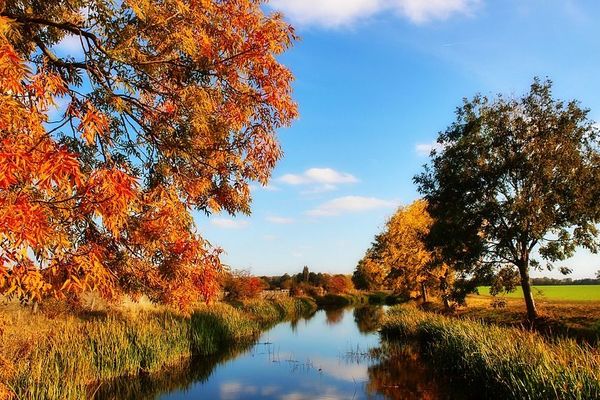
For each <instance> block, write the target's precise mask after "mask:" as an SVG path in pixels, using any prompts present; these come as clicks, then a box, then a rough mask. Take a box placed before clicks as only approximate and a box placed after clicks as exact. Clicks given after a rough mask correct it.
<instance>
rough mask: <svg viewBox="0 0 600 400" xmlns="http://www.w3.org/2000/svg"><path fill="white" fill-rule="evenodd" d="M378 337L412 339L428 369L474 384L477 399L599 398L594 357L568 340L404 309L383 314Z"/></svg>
mask: <svg viewBox="0 0 600 400" xmlns="http://www.w3.org/2000/svg"><path fill="white" fill-rule="evenodd" d="M382 332H383V334H384V335H386V336H387V337H394V338H401V339H404V340H417V342H418V345H419V348H420V350H421V352H422V353H423V354H424V355H425V356H426V358H427V359H429V360H430V362H431V365H433V366H434V367H435V368H436V369H437V370H438V371H440V372H447V373H449V374H450V375H452V376H455V377H459V378H461V379H462V378H464V379H465V380H467V381H468V382H470V383H471V384H474V385H477V387H478V388H480V389H478V390H482V393H481V396H482V397H483V398H489V397H493V398H506V399H532V400H533V399H577V400H583V399H597V398H600V353H598V350H597V349H593V348H591V347H589V346H587V345H580V344H578V343H576V342H575V341H574V340H572V339H566V338H554V339H545V338H543V337H542V336H540V335H539V334H537V333H534V332H529V331H526V330H522V329H515V328H507V327H500V326H495V325H487V324H484V323H482V322H478V321H475V320H468V319H457V318H451V317H445V316H442V315H438V314H433V313H427V312H423V311H420V310H418V309H417V308H415V307H410V306H405V305H403V306H397V307H395V308H392V309H390V310H389V311H388V312H387V315H386V317H385V319H384V322H383V327H382Z"/></svg>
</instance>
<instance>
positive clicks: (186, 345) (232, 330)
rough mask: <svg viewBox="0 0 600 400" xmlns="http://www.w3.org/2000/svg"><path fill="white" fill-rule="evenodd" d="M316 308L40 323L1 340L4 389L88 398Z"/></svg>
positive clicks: (280, 303) (298, 302)
mask: <svg viewBox="0 0 600 400" xmlns="http://www.w3.org/2000/svg"><path fill="white" fill-rule="evenodd" d="M315 308H316V305H315V304H314V302H312V303H310V302H309V301H307V300H306V299H285V300H276V301H257V302H253V303H252V304H250V305H247V304H240V305H238V306H236V307H234V306H231V305H228V304H221V303H219V304H214V305H211V306H206V305H202V306H199V307H198V308H197V309H196V310H195V311H194V312H193V313H192V315H191V316H183V315H180V314H177V313H175V312H173V311H169V310H160V309H159V310H150V311H139V312H137V313H127V314H121V313H114V314H113V313H110V312H109V313H108V314H107V315H104V316H98V317H95V318H90V319H89V320H81V318H79V317H76V316H61V317H59V318H57V319H54V320H44V318H43V317H41V316H39V315H38V316H34V317H33V318H35V319H38V320H39V321H37V323H36V324H35V326H34V327H33V329H32V326H31V325H30V326H29V329H30V330H29V331H27V329H26V328H24V331H23V332H22V334H21V333H20V332H19V326H16V327H13V329H12V330H9V331H6V332H4V333H3V334H2V336H1V337H0V339H1V340H2V348H1V350H0V387H2V385H4V390H5V392H8V393H11V396H12V398H15V399H82V398H88V397H90V396H91V394H92V392H93V388H94V383H96V382H100V381H102V380H107V379H111V378H115V377H118V376H123V375H134V374H138V373H139V372H141V371H146V372H152V371H157V370H160V369H161V368H164V367H165V366H167V365H169V364H174V363H177V362H179V361H180V360H182V359H184V358H189V357H191V356H207V355H212V354H215V353H217V352H219V351H221V350H222V349H223V348H224V347H225V346H227V345H229V344H232V343H237V342H242V341H244V340H247V341H250V340H252V339H254V338H256V337H257V335H258V334H260V332H261V331H262V330H263V329H265V328H266V327H268V326H269V325H272V324H274V323H276V322H278V321H281V320H283V319H288V318H296V317H297V316H298V315H300V313H301V312H311V311H314V309H315ZM44 324H46V325H48V326H51V327H53V329H47V328H45V327H44ZM0 393H2V390H0ZM9 398H10V397H9Z"/></svg>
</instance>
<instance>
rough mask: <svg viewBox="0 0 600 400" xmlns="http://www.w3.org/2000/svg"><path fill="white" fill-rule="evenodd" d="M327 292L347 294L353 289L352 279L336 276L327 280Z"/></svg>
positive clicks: (340, 275)
mask: <svg viewBox="0 0 600 400" xmlns="http://www.w3.org/2000/svg"><path fill="white" fill-rule="evenodd" d="M326 286H327V290H328V291H329V292H331V293H336V294H341V293H348V292H350V291H352V290H353V289H354V285H353V284H352V279H351V278H350V277H349V276H346V275H342V274H337V275H333V276H332V277H331V278H329V279H328V280H327V285H326Z"/></svg>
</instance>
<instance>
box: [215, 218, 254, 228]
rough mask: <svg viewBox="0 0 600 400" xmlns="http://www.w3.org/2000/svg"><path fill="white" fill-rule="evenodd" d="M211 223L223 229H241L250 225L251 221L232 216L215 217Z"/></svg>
mask: <svg viewBox="0 0 600 400" xmlns="http://www.w3.org/2000/svg"><path fill="white" fill-rule="evenodd" d="M210 223H211V224H212V225H214V226H216V227H217V228H221V229H241V228H245V227H247V226H248V225H250V222H248V221H244V220H238V219H231V218H213V219H211V220H210Z"/></svg>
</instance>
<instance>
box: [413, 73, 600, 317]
mask: <svg viewBox="0 0 600 400" xmlns="http://www.w3.org/2000/svg"><path fill="white" fill-rule="evenodd" d="M551 89H552V84H551V82H550V81H541V80H539V79H535V80H534V82H533V84H532V85H531V90H530V91H529V93H527V94H525V95H523V96H522V97H518V98H507V97H504V96H498V97H496V98H494V99H488V98H487V97H485V96H481V95H477V96H475V97H474V98H473V99H471V100H465V101H464V103H463V105H462V106H461V107H459V108H458V109H457V112H456V121H455V122H454V123H453V124H452V125H451V126H450V127H449V128H448V129H446V131H445V132H442V133H441V134H440V135H439V137H438V143H439V144H440V148H441V150H440V151H439V152H433V154H432V160H431V164H430V165H429V166H427V167H426V169H425V171H424V172H423V173H422V174H421V175H419V176H417V177H416V178H415V180H416V182H417V183H418V185H419V190H420V192H421V193H422V194H423V195H424V196H425V198H426V199H427V201H428V202H429V207H428V210H429V212H430V214H431V215H432V217H433V218H434V221H435V222H434V225H433V226H432V229H431V235H430V237H431V240H432V243H435V245H437V246H441V248H442V249H443V254H444V257H445V258H446V259H447V260H452V262H454V263H456V265H457V267H458V268H459V269H460V270H461V271H463V272H466V273H468V274H472V275H477V274H482V273H483V274H486V273H488V272H489V271H493V270H495V269H499V268H503V267H511V268H514V269H516V270H517V271H518V273H519V277H520V283H521V286H522V288H523V293H524V297H525V303H526V305H527V313H528V317H529V319H531V320H533V319H534V318H536V316H537V309H536V306H535V303H534V299H533V296H532V293H531V287H530V280H529V271H530V268H532V267H533V268H540V267H541V264H540V262H539V261H538V260H536V259H534V258H532V253H533V252H534V251H536V253H537V254H539V256H540V258H542V259H545V260H547V261H548V262H549V264H548V267H551V263H552V262H554V261H557V260H563V259H565V258H567V257H570V256H572V255H573V253H574V252H575V250H576V247H577V246H584V247H587V248H588V249H590V250H591V251H593V252H596V251H597V250H598V241H597V233H598V231H597V227H596V224H597V223H598V222H599V221H600V203H599V202H598V198H599V196H600V153H599V149H600V142H599V140H598V130H597V129H596V128H595V127H594V125H593V123H592V121H590V120H589V118H588V113H589V111H588V110H586V109H583V108H581V106H580V105H579V103H578V102H576V101H569V102H567V103H565V102H563V101H560V100H556V99H555V98H553V96H552V90H551Z"/></svg>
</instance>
